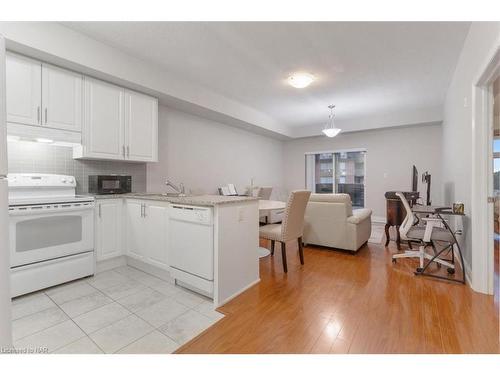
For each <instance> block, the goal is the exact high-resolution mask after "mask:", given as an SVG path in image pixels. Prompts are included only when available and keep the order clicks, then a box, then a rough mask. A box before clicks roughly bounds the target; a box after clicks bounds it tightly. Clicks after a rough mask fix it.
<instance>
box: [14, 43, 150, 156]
mask: <svg viewBox="0 0 500 375" xmlns="http://www.w3.org/2000/svg"><path fill="white" fill-rule="evenodd" d="M6 74H7V85H6V88H7V121H8V122H10V123H14V124H21V125H32V126H41V127H44V128H50V129H58V130H65V131H70V132H74V133H67V134H75V133H81V139H82V144H81V145H78V146H75V147H74V148H73V157H74V158H77V159H109V160H125V161H136V162H156V161H158V99H156V98H153V97H151V96H148V95H145V94H141V93H138V92H135V91H130V90H126V89H124V88H123V87H119V86H116V85H113V84H110V83H107V82H104V81H100V80H97V79H93V78H90V77H83V76H82V75H81V74H78V73H75V72H71V71H68V70H65V69H61V68H58V67H55V66H52V65H49V64H45V63H42V62H40V61H36V60H33V59H30V58H27V57H24V56H20V55H17V54H13V53H8V54H7V58H6ZM16 126H17V125H16ZM27 129H28V128H27ZM29 129H31V130H35V129H34V128H29ZM47 131H48V130H47ZM60 133H61V132H60Z"/></svg>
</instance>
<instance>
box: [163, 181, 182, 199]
mask: <svg viewBox="0 0 500 375" xmlns="http://www.w3.org/2000/svg"><path fill="white" fill-rule="evenodd" d="M165 185H167V186H170V187H171V188H172V189H174V190H175V192H176V193H178V194H179V196H180V197H184V196H186V189H185V188H184V184H183V183H182V182H181V183H180V184H179V186H177V185H175V184H173V183H172V182H171V181H169V180H165Z"/></svg>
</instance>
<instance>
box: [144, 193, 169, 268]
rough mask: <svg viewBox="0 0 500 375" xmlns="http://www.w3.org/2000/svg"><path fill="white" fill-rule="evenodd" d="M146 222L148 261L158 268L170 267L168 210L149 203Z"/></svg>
mask: <svg viewBox="0 0 500 375" xmlns="http://www.w3.org/2000/svg"><path fill="white" fill-rule="evenodd" d="M145 219H146V220H145V222H146V238H147V242H146V247H145V256H146V258H147V259H146V260H147V261H148V262H149V263H151V264H154V265H156V266H159V267H162V268H164V269H166V268H167V267H168V248H167V235H168V208H167V206H165V205H163V206H162V205H158V204H154V203H147V204H146V208H145Z"/></svg>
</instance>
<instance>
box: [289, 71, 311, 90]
mask: <svg viewBox="0 0 500 375" xmlns="http://www.w3.org/2000/svg"><path fill="white" fill-rule="evenodd" d="M313 81H314V76H313V75H312V74H309V73H294V74H292V75H291V76H290V77H288V83H289V84H290V85H292V86H293V87H295V88H297V89H303V88H304V87H307V86H309V85H310V84H311V83H312V82H313Z"/></svg>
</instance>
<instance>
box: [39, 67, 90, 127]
mask: <svg viewBox="0 0 500 375" xmlns="http://www.w3.org/2000/svg"><path fill="white" fill-rule="evenodd" d="M82 81H83V78H82V75H81V74H77V73H73V72H70V71H67V70H64V69H60V68H57V67H54V66H50V65H45V64H43V65H42V125H44V126H47V127H49V128H56V129H64V130H71V131H81V128H82V118H83V116H82V102H83V98H82Z"/></svg>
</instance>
